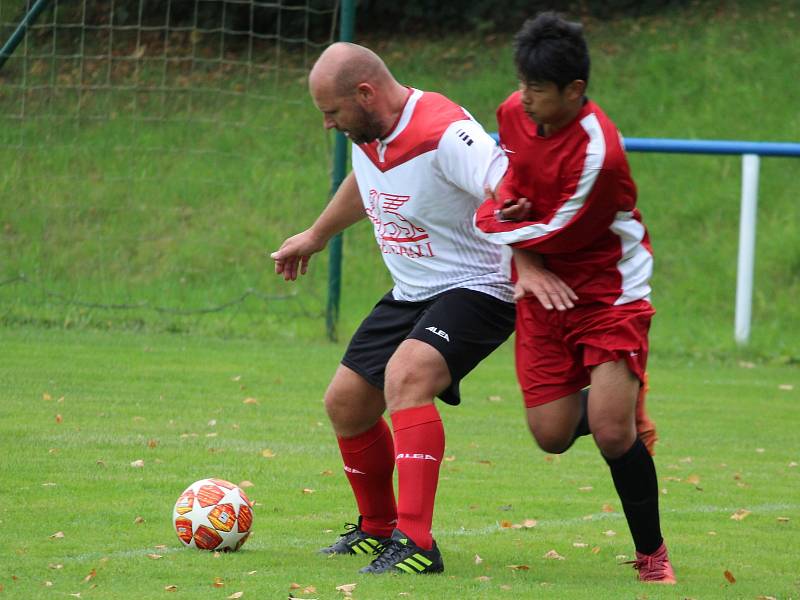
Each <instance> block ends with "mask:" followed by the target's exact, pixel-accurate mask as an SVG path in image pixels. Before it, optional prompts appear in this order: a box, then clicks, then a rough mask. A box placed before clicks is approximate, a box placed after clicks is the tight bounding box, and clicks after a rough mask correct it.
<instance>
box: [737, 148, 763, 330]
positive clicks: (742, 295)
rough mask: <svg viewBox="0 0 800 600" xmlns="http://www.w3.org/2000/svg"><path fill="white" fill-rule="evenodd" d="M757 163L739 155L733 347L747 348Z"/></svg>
mask: <svg viewBox="0 0 800 600" xmlns="http://www.w3.org/2000/svg"><path fill="white" fill-rule="evenodd" d="M759 162H760V159H759V157H758V155H757V154H743V155H742V207H741V214H740V217H739V261H738V266H737V273H736V322H735V326H734V330H733V334H734V337H735V338H736V343H737V344H739V345H744V344H747V342H748V341H749V340H750V321H751V316H752V308H753V270H754V269H753V265H754V264H755V252H756V214H757V208H758V171H759Z"/></svg>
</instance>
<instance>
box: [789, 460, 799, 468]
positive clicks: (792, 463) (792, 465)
mask: <svg viewBox="0 0 800 600" xmlns="http://www.w3.org/2000/svg"><path fill="white" fill-rule="evenodd" d="M797 465H798V463H797V462H795V461H792V462H790V463H789V468H790V469H793V468H794V467H796V466H797Z"/></svg>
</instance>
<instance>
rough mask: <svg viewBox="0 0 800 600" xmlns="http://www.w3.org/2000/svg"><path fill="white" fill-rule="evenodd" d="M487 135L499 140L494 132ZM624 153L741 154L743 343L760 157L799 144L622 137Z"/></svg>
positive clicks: (798, 149) (791, 151)
mask: <svg viewBox="0 0 800 600" xmlns="http://www.w3.org/2000/svg"><path fill="white" fill-rule="evenodd" d="M491 136H492V137H493V138H494V139H495V141H497V142H499V141H500V140H499V137H498V135H497V133H492V134H491ZM623 142H624V144H625V150H626V151H628V152H665V153H680V154H738V155H741V156H742V193H741V211H740V216H739V257H738V264H737V271H736V316H735V322H734V328H733V335H734V338H735V339H736V342H737V343H739V344H741V345H744V344H746V343H747V342H748V341H749V339H750V323H751V317H752V307H753V271H754V268H755V246H756V212H757V207H758V176H759V168H760V157H761V156H795V157H800V144H795V143H789V142H740V141H733V140H674V139H662V138H623Z"/></svg>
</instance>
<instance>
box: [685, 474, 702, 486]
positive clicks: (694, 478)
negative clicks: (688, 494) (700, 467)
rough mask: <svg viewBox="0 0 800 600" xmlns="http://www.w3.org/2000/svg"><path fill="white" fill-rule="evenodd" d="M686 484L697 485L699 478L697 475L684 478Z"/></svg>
mask: <svg viewBox="0 0 800 600" xmlns="http://www.w3.org/2000/svg"><path fill="white" fill-rule="evenodd" d="M686 483H691V484H692V485H697V484H698V483H700V476H699V475H689V476H688V477H687V478H686Z"/></svg>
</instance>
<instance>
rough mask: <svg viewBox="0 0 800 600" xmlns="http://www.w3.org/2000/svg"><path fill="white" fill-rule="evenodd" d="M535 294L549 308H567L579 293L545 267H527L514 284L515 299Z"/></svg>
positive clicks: (572, 305)
mask: <svg viewBox="0 0 800 600" xmlns="http://www.w3.org/2000/svg"><path fill="white" fill-rule="evenodd" d="M525 296H535V297H536V298H537V299H538V300H539V302H540V303H541V305H542V306H543V307H545V308H546V309H547V310H553V309H554V308H555V309H556V310H567V309H568V308H573V307H574V306H575V304H574V302H573V301H574V300H577V299H578V295H577V294H576V293H575V292H574V291H572V288H571V287H569V286H568V285H567V284H566V283H564V282H563V281H562V280H561V278H560V277H558V276H557V275H556V274H554V273H552V272H551V271H548V270H547V269H544V268H530V267H529V268H527V269H525V272H524V273H522V272H520V273H519V279H517V283H516V284H515V285H514V300H519V299H520V298H524V297H525Z"/></svg>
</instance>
